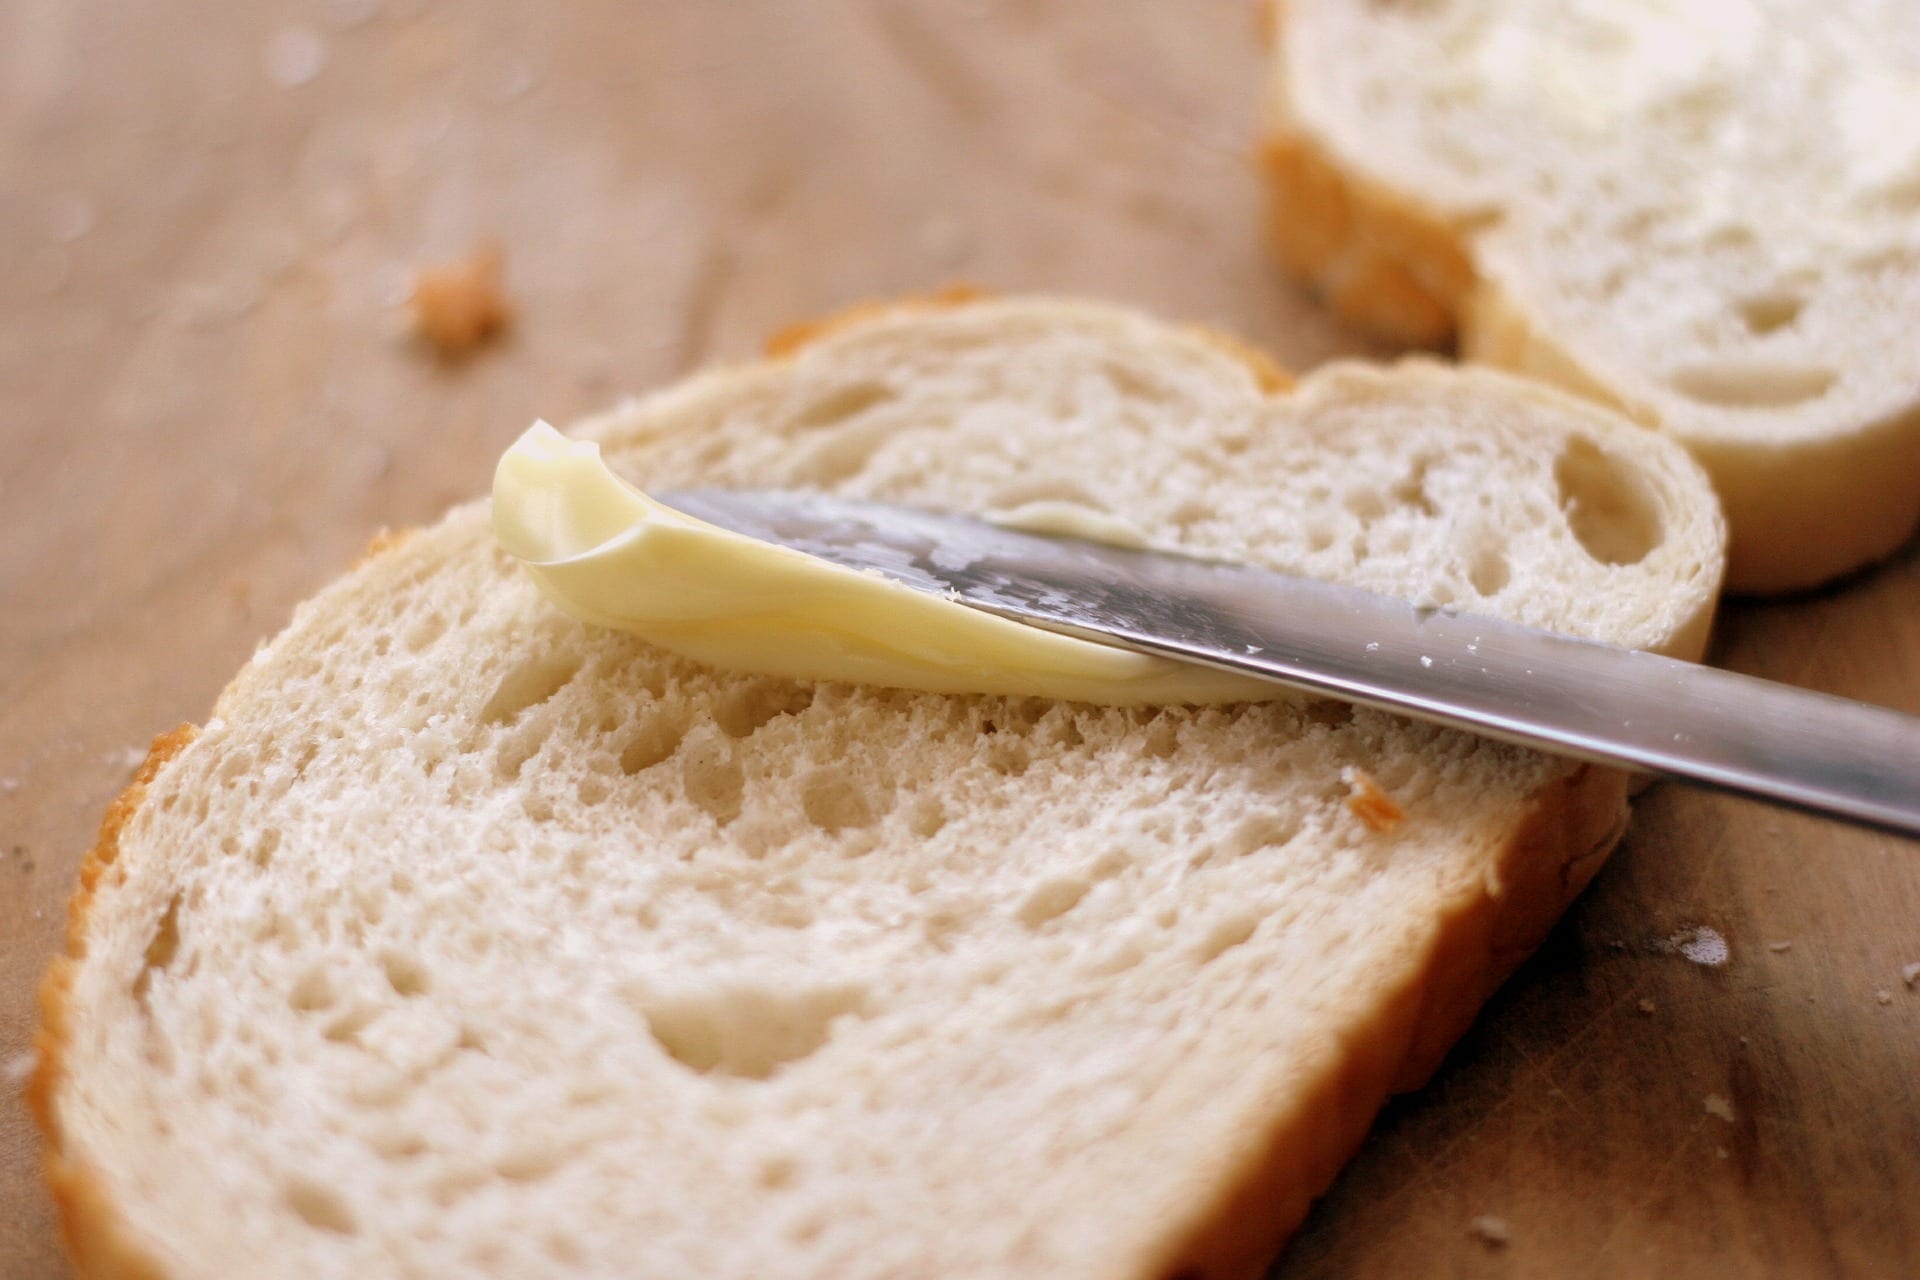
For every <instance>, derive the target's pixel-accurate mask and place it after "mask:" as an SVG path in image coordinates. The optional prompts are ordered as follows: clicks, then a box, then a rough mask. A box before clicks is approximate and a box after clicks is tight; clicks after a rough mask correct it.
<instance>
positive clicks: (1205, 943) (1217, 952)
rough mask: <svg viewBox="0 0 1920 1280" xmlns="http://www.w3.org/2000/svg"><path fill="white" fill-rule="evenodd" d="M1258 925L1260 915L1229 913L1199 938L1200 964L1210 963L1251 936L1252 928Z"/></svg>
mask: <svg viewBox="0 0 1920 1280" xmlns="http://www.w3.org/2000/svg"><path fill="white" fill-rule="evenodd" d="M1259 927H1260V917H1259V916H1257V915H1254V914H1252V913H1251V912H1241V913H1237V914H1235V915H1230V916H1228V917H1226V918H1225V919H1223V920H1221V921H1219V922H1217V923H1216V924H1215V925H1214V926H1213V927H1212V928H1211V929H1208V930H1207V933H1206V936H1205V937H1204V938H1202V939H1201V940H1200V949H1199V952H1198V958H1199V961H1200V963H1201V964H1210V963H1212V962H1213V961H1215V960H1218V959H1219V958H1220V957H1221V956H1223V955H1225V954H1226V953H1227V952H1229V951H1231V950H1233V949H1234V948H1235V947H1237V946H1239V945H1240V944H1241V943H1243V942H1245V941H1247V940H1248V939H1249V938H1251V937H1253V933H1254V930H1256V929H1258V928H1259Z"/></svg>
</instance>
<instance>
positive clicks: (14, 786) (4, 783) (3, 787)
mask: <svg viewBox="0 0 1920 1280" xmlns="http://www.w3.org/2000/svg"><path fill="white" fill-rule="evenodd" d="M19 789H20V779H18V778H0V795H6V796H10V795H12V794H13V793H14V792H16V791H18V790H19ZM1907 985H1908V986H1912V985H1913V979H1912V978H1908V979H1907Z"/></svg>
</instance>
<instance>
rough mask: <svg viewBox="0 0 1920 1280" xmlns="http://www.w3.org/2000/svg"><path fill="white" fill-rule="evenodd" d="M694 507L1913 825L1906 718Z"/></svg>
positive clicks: (1587, 651) (1474, 720)
mask: <svg viewBox="0 0 1920 1280" xmlns="http://www.w3.org/2000/svg"><path fill="white" fill-rule="evenodd" d="M659 496H660V500H661V501H663V502H665V503H666V504H667V505H669V506H672V507H675V508H677V509H679V510H681V511H684V512H686V513H687V514H688V515H691V516H694V517H696V518H697V519H701V520H705V521H707V522H709V523H711V524H715V525H719V526H721V527H722V528H725V529H730V530H733V531H734V532H736V533H740V534H745V535H746V536H748V537H752V538H757V539H760V540H763V541H767V542H774V543H779V544H782V545H784V546H788V547H792V548H795V549H796V550H799V551H803V552H806V553H807V554H809V555H814V556H818V557H820V558H821V559H824V560H828V561H832V562H833V563H835V564H841V565H845V566H847V567H849V568H853V569H860V570H872V571H878V572H880V573H882V574H885V575H886V576H887V577H889V578H892V579H894V580H896V581H898V582H901V583H903V584H905V585H906V586H909V587H912V588H914V589H916V590H920V591H930V592H935V593H937V594H941V595H944V596H946V597H948V598H949V599H952V600H954V601H956V602H958V603H960V604H964V605H969V606H971V607H973V608H976V609H984V610H986V611H988V612H990V613H994V614H998V615H1000V616H1001V617H1006V618H1013V619H1016V620H1018V621H1021V622H1026V623H1031V624H1033V625H1035V626H1040V627H1046V628H1049V629H1051V630H1055V631H1061V632H1065V633H1068V634H1071V635H1077V636H1082V637H1085V638H1088V639H1094V640H1100V641H1104V642H1106V643H1109V644H1115V645H1119V646H1121V647H1123V648H1127V649H1134V650H1138V651H1140V652H1143V653H1152V654H1159V655H1162V656H1165V657H1170V658H1177V659H1180V660H1182V661H1186V662H1196V663H1201V664H1203V665H1206V666H1211V667H1219V668H1223V669H1225V670H1229V671H1235V672H1241V673H1244V674H1248V675H1254V676H1261V677H1264V678H1266V679H1269V680H1272V681H1274V682H1276V683H1278V684H1282V685H1287V686H1290V687H1292V688H1295V689H1301V690H1305V691H1307V692H1310V693H1315V694H1322V695H1325V696H1327V697H1331V698H1338V699H1341V700H1343V701H1346V702H1354V703H1360V704H1363V705H1366V706H1373V707H1380V708H1384V709H1385V710H1388V711H1394V712H1398V713H1401V714H1403V715H1407V716H1413V717H1416V718H1419V719H1423V720H1432V721H1436V722H1438V723H1440V724H1445V725H1450V726H1453V727H1455V728H1460V729H1467V730H1470V731H1472V732H1474V733H1478V734H1482V735H1484V736H1486V737H1490V738H1499V739H1503V740H1506V741H1510V742H1516V743H1520V744H1522V745H1525V746H1529V747H1536V748H1539V749H1541V750H1545V751H1550V752H1553V753H1555V754H1559V755H1566V756H1571V757H1574V758H1576V759H1582V760H1591V761H1595V762H1598V763H1601V764H1609V765H1619V766H1625V767H1628V768H1633V769H1640V770H1646V771H1650V772H1654V773H1660V774H1667V775H1670V776H1673V777H1677V778H1684V779H1686V780H1688V781H1690V782H1696V783H1701V784H1704V785H1707V786H1710V787H1715V788H1718V789H1721V790H1724V791H1729V792H1734V793H1738V794H1741V795H1747V796H1753V797H1756V798H1759V799H1762V800H1768V801H1772V802H1774V803H1777V804H1782V805H1786V806H1789V807H1792V808H1796V809H1802V810H1806V811H1808V812H1812V813H1817V814H1823V815H1826V816H1829V817H1835V818H1841V819H1844V820H1847V821H1850V822H1854V823H1858V824H1860V825H1862V826H1867V827H1873V828H1878V829H1880V830H1883V831H1888V832H1893V833H1896V834H1901V835H1906V836H1920V717H1916V716H1911V715H1905V714H1902V713H1900V712H1896V711H1892V710H1889V709H1887V708H1884V707H1875V706H1870V705H1868V704H1866V703H1861V702H1854V701H1850V700H1848V699H1845V698H1836V697H1832V696H1829V695H1826V694H1819V693H1811V692H1808V691H1806V690H1803V689H1796V688H1792V687H1790V686H1787V685H1782V684H1776V683H1774V682H1772V681H1767V680H1761V679H1758V678H1756V677H1753V676H1744V675H1739V674H1736V673H1734V672H1730V671H1721V670H1717V669H1715V668H1712V667H1704V666H1697V665H1695V664H1693V663H1688V662H1680V661H1677V660H1675V659H1672V658H1663V657H1659V656H1656V655H1653V654H1646V653H1636V652H1633V651H1631V650H1627V649H1618V648H1614V647H1612V646H1609V645H1603V644H1596V643H1593V642H1591V641H1586V640H1579V639H1574V638H1571V637H1568V636H1562V635H1556V634H1553V633H1550V632H1545V631H1537V630H1534V629H1532V628H1528V627H1522V626H1518V625H1515V624H1513V623H1510V622H1502V621H1499V620H1496V619H1491V618H1484V617H1479V616H1476V615H1471V614H1465V613H1458V612H1454V611H1452V610H1448V609H1434V608H1423V607H1418V606H1415V605H1413V604H1410V603H1408V602H1406V601H1404V600H1399V599H1395V598H1393V597H1390V596H1383V595H1377V594H1375V593H1372V592H1368V591H1362V590H1358V589H1356V588H1353V587H1348V586H1339V585H1334V584H1329V583H1323V582H1315V581H1312V580H1309V579H1304V578H1296V577H1290V576H1288V575H1285V574H1280V573H1274V572H1271V571H1269V570H1265V569H1258V568H1253V567H1251V566H1247V565H1238V564H1221V563H1216V562H1213V561H1206V560H1197V559H1192V558H1188V557H1185V556H1179V555H1172V554H1167V553H1164V552H1150V551H1134V550H1127V549H1123V548H1118V547H1111V546H1106V545H1103V544H1100V543H1094V542H1086V541H1082V540H1079V539H1075V538H1066V537H1054V536H1048V535H1041V534H1034V533H1025V532H1020V531H1016V530H1011V529H1005V528H1001V527H999V526H997V525H993V524H989V523H987V522H985V521H982V520H975V519H970V518H966V517H961V516H951V515H942V514H936V513H933V512H928V511H922V510H917V509H911V508H906V507H898V506H890V505H886V504H881V503H874V502H865V501H858V500H853V499H846V498H838V497H831V496H824V495H820V494H811V493H791V492H770V491H735V490H704V489H703V490H687V491H681V492H677V493H667V494H662V495H659Z"/></svg>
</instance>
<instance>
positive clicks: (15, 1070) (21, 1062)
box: [7, 1053, 35, 1091]
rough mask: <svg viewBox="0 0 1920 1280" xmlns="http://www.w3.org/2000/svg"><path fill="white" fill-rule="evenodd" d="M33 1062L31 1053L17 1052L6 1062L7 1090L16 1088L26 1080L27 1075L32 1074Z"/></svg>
mask: <svg viewBox="0 0 1920 1280" xmlns="http://www.w3.org/2000/svg"><path fill="white" fill-rule="evenodd" d="M34 1062H35V1058H34V1056H33V1054H31V1053H17V1054H15V1055H14V1056H13V1058H12V1059H11V1060H10V1061H9V1062H8V1063H7V1088H8V1090H9V1091H11V1090H15V1089H18V1088H19V1087H20V1086H21V1085H23V1084H25V1083H26V1082H27V1077H28V1076H30V1075H32V1074H33V1064H34Z"/></svg>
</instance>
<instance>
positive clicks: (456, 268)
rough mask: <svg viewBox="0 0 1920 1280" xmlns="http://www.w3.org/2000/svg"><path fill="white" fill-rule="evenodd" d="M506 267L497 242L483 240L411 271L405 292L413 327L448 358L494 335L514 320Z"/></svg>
mask: <svg viewBox="0 0 1920 1280" xmlns="http://www.w3.org/2000/svg"><path fill="white" fill-rule="evenodd" d="M505 269H506V259H505V256H504V255H503V254H502V252H501V249H500V246H499V245H498V244H494V243H492V242H484V243H481V244H478V245H475V246H474V248H473V251H472V252H470V253H469V254H467V256H466V257H464V258H459V259H456V260H454V261H452V262H441V263H436V264H434V265H433V266H428V267H421V268H420V269H419V270H417V271H415V272H414V274H413V291H412V293H411V294H410V295H409V296H408V305H409V306H410V307H411V308H412V310H413V328H414V332H416V333H418V334H419V335H420V336H421V337H422V338H425V339H426V340H427V342H428V343H429V344H431V345H432V347H433V349H434V350H435V351H436V352H438V353H439V354H440V355H441V356H442V357H445V358H447V359H457V358H459V357H461V356H464V355H468V354H470V353H471V352H473V351H474V350H476V349H478V348H479V347H481V346H483V345H485V344H486V343H487V342H490V341H492V340H493V339H494V338H496V337H498V336H499V335H500V334H501V332H502V331H504V330H505V329H506V327H507V326H508V325H509V324H511V323H512V322H513V304H512V303H511V302H510V301H509V300H508V298H507V291H506V284H505Z"/></svg>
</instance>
